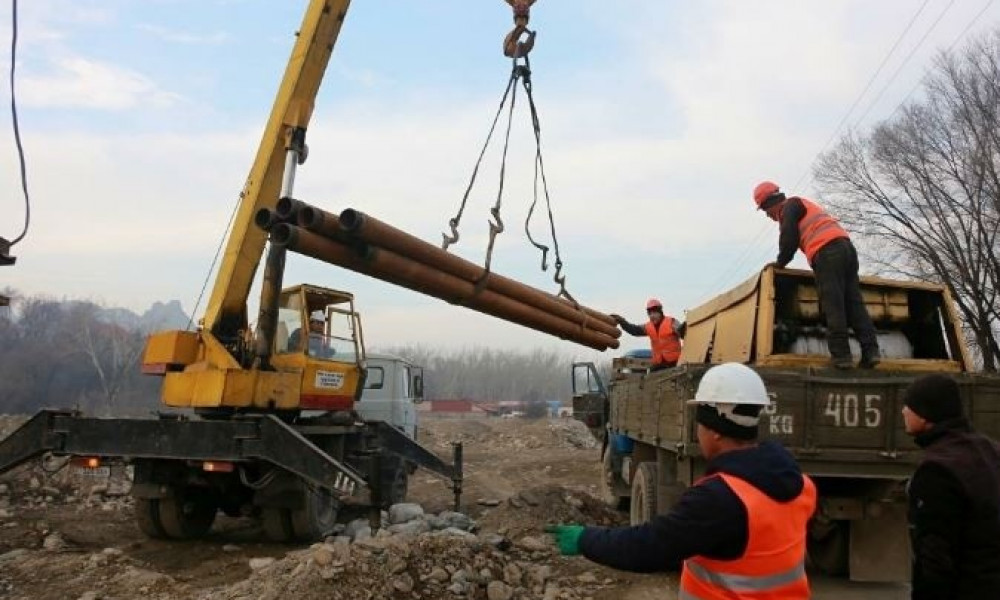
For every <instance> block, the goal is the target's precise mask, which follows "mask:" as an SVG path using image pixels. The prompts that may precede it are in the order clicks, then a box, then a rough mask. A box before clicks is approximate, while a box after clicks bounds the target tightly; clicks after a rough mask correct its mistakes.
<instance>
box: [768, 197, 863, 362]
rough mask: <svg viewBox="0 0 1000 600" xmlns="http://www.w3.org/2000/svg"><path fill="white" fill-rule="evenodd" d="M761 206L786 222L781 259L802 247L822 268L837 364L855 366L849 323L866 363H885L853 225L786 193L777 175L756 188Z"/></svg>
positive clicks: (819, 275)
mask: <svg viewBox="0 0 1000 600" xmlns="http://www.w3.org/2000/svg"><path fill="white" fill-rule="evenodd" d="M753 200H754V203H755V204H756V205H757V209H758V210H762V211H764V212H765V213H766V214H767V216H768V217H769V218H770V219H771V220H772V221H775V222H777V223H779V224H780V225H781V236H780V238H779V241H778V244H779V249H778V259H777V261H775V263H774V265H775V266H777V267H779V268H781V267H784V266H785V265H787V264H788V263H790V262H791V261H792V258H793V257H794V256H795V252H796V251H797V250H799V249H801V250H802V253H803V254H805V255H806V259H807V260H808V261H809V266H811V267H812V270H813V272H815V273H816V287H817V289H818V291H819V302H820V307H821V308H822V310H823V314H824V315H825V317H826V327H827V330H828V333H827V338H826V343H827V347H828V348H829V350H830V358H831V362H832V365H833V367H834V368H836V369H850V368H851V367H853V366H854V362H853V360H852V358H851V345H850V341H849V338H848V333H847V326H848V325H850V326H851V327H852V328H853V329H854V333H855V335H857V336H858V342H859V343H860V345H861V362H860V363H859V365H858V366H860V367H861V368H862V369H873V368H875V366H876V365H878V363H879V349H878V338H877V336H876V333H875V326H874V325H873V324H872V319H871V316H870V315H869V314H868V309H867V308H866V307H865V301H864V298H862V297H861V282H860V281H859V280H858V252H857V250H855V248H854V244H852V243H851V237H850V236H849V235H848V233H847V231H845V230H844V228H843V227H841V226H840V224H839V223H837V220H836V219H834V218H833V217H832V216H830V214H829V213H827V212H826V211H825V210H823V209H822V208H821V207H820V206H819V205H818V204H816V203H815V202H813V201H811V200H807V199H805V198H800V197H798V196H792V197H791V198H786V197H785V194H784V193H782V191H781V190H780V189H779V188H778V185H777V184H776V183H774V182H772V181H764V182H761V183H759V184H758V185H757V187H755V188H754V190H753Z"/></svg>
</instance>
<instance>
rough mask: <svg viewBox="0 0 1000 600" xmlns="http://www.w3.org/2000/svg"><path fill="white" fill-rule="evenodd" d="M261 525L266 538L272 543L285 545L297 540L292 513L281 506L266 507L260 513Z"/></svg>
mask: <svg viewBox="0 0 1000 600" xmlns="http://www.w3.org/2000/svg"><path fill="white" fill-rule="evenodd" d="M260 525H261V529H263V530H264V538H265V539H267V540H268V541H270V542H277V543H279V544H284V543H287V542H291V541H292V540H294V539H295V530H294V529H292V511H291V510H289V509H287V508H282V507H279V506H266V507H263V508H262V509H261V512H260Z"/></svg>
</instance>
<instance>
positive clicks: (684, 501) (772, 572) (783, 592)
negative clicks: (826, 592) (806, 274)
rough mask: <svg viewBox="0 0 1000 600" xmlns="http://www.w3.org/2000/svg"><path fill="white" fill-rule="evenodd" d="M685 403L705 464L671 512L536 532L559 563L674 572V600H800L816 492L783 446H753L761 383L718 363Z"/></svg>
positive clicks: (805, 593)
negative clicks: (677, 576) (568, 560)
mask: <svg viewBox="0 0 1000 600" xmlns="http://www.w3.org/2000/svg"><path fill="white" fill-rule="evenodd" d="M689 403H690V404H693V405H694V406H695V421H696V422H697V423H698V429H697V435H698V445H699V447H700V448H701V455H702V456H703V457H704V458H705V460H707V461H708V463H707V465H706V467H705V475H704V476H703V477H702V478H701V479H699V480H698V481H696V482H695V483H694V485H692V486H691V487H689V488H687V489H686V490H685V491H684V493H683V495H681V497H680V498H679V499H678V501H677V503H676V504H674V506H673V507H672V508H671V509H670V512H668V513H666V514H661V515H656V516H654V517H653V518H652V520H651V521H650V522H648V523H643V524H641V525H636V526H632V527H613V528H606V527H584V526H582V525H552V526H548V527H546V528H545V531H546V532H547V533H549V534H551V535H552V536H553V538H555V542H556V545H557V546H558V548H559V551H560V552H561V553H562V554H564V555H574V554H582V555H583V556H585V557H586V558H588V559H590V560H592V561H594V562H596V563H599V564H602V565H606V566H609V567H613V568H616V569H622V570H626V571H636V572H641V573H649V572H654V571H672V570H676V569H678V568H680V570H681V583H680V593H679V594H678V598H682V599H698V600H715V599H720V600H723V599H724V600H740V599H744V598H745V599H757V598H767V599H769V600H800V599H805V598H809V597H810V593H809V580H808V579H807V577H806V571H805V559H806V528H807V525H808V522H809V519H810V518H811V517H812V515H813V512H815V510H816V496H817V494H816V486H815V484H813V482H812V480H811V479H809V477H808V476H807V475H805V474H803V473H802V471H801V469H800V468H799V465H798V464H797V463H796V462H795V458H794V457H793V456H792V455H791V453H789V452H788V450H786V449H785V447H784V446H782V445H781V444H780V443H778V442H774V441H763V442H758V441H757V436H758V426H759V424H760V415H761V411H762V410H763V409H764V407H766V406H768V405H769V404H770V398H769V397H768V395H767V390H766V389H765V387H764V382H763V381H762V380H761V378H760V376H759V375H758V374H757V373H756V372H755V371H754V370H753V369H751V368H749V367H747V366H745V365H742V364H739V363H725V364H721V365H718V366H715V367H712V368H711V369H709V370H708V371H706V372H705V375H704V376H703V377H702V379H701V381H700V382H699V384H698V391H697V392H696V393H695V397H694V400H691V401H690V402H689ZM654 465H655V462H654ZM664 468H665V467H664ZM655 480H656V478H655V477H654V481H655Z"/></svg>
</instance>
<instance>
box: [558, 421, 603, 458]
mask: <svg viewBox="0 0 1000 600" xmlns="http://www.w3.org/2000/svg"><path fill="white" fill-rule="evenodd" d="M548 427H549V431H550V432H551V433H552V434H553V435H554V436H555V438H556V439H557V440H559V441H560V442H562V443H563V444H564V445H565V446H566V447H569V448H582V449H584V450H590V449H593V448H597V447H598V446H599V445H600V443H599V442H598V441H597V438H595V437H594V436H593V434H591V433H590V430H589V429H587V426H586V425H584V424H583V423H581V422H580V421H577V420H576V419H559V420H555V421H549V423H548Z"/></svg>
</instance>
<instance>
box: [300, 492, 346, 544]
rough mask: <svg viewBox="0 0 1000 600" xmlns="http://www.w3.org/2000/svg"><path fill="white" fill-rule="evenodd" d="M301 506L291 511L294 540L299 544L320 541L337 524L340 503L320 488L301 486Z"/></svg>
mask: <svg viewBox="0 0 1000 600" xmlns="http://www.w3.org/2000/svg"><path fill="white" fill-rule="evenodd" d="M302 487H303V494H302V505H301V506H299V507H298V508H293V509H292V510H291V524H292V532H293V533H294V539H296V540H298V541H300V542H315V541H317V540H322V539H323V538H324V537H325V536H326V535H328V534H329V533H330V532H331V531H333V528H334V526H335V525H336V524H337V512H338V509H339V508H340V503H339V502H337V500H336V499H335V498H334V497H333V495H332V494H331V493H330V492H329V491H328V490H324V489H322V488H314V487H312V486H308V485H306V484H304V483H303V484H302Z"/></svg>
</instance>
